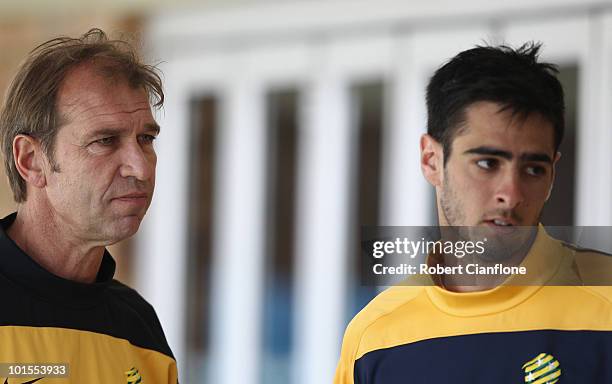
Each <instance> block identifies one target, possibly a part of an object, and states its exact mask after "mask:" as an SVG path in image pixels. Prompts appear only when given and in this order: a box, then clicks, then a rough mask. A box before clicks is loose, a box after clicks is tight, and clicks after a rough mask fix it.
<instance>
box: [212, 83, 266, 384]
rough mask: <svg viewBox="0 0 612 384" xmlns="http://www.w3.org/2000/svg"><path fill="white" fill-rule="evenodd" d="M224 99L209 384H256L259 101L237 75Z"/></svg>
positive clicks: (259, 282) (259, 248)
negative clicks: (210, 376)
mask: <svg viewBox="0 0 612 384" xmlns="http://www.w3.org/2000/svg"><path fill="white" fill-rule="evenodd" d="M236 73H237V75H236V79H230V81H229V88H228V89H227V92H226V93H225V94H224V96H223V98H222V100H221V101H222V118H221V125H220V126H219V127H218V129H217V130H216V133H217V135H218V141H217V146H216V148H217V149H218V154H217V156H216V167H215V172H216V176H215V190H214V191H215V193H214V202H215V211H214V235H213V273H212V275H213V281H212V287H213V292H212V303H211V315H212V324H211V352H212V353H211V356H212V361H211V367H212V378H210V382H211V383H218V384H224V383H227V384H235V383H241V384H250V383H258V379H259V377H260V372H259V360H260V359H259V354H260V348H261V343H260V339H261V318H262V313H261V309H262V306H263V303H262V273H263V266H264V260H263V238H264V225H263V224H264V221H263V213H264V212H263V209H264V196H263V193H264V187H265V186H264V180H265V172H264V166H265V162H264V150H265V135H264V124H263V115H262V112H263V95H262V94H261V90H260V88H259V86H258V85H257V84H254V83H252V82H250V81H249V79H248V78H245V77H243V76H241V75H240V72H238V71H237V72H236Z"/></svg>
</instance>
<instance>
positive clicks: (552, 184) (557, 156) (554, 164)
mask: <svg viewBox="0 0 612 384" xmlns="http://www.w3.org/2000/svg"><path fill="white" fill-rule="evenodd" d="M560 158H561V152H559V151H557V154H556V155H555V158H554V159H553V162H552V179H551V180H550V187H548V193H547V194H546V200H545V201H548V199H550V195H551V194H552V189H553V186H554V185H555V174H556V168H557V161H559V159H560Z"/></svg>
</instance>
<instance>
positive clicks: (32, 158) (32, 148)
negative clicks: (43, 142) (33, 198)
mask: <svg viewBox="0 0 612 384" xmlns="http://www.w3.org/2000/svg"><path fill="white" fill-rule="evenodd" d="M13 158H14V161H15V167H16V168H17V172H19V174H20V175H21V177H23V179H24V180H25V181H26V183H27V184H31V185H32V186H34V187H36V188H44V187H45V186H46V185H47V179H46V177H45V172H44V168H43V164H44V163H43V161H44V158H45V155H44V153H43V151H42V148H41V146H40V143H39V142H38V140H36V139H35V138H33V137H32V136H28V135H21V134H20V135H17V136H15V138H14V139H13Z"/></svg>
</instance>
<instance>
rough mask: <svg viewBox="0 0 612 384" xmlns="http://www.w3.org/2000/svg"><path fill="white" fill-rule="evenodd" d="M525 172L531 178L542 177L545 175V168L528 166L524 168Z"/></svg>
mask: <svg viewBox="0 0 612 384" xmlns="http://www.w3.org/2000/svg"><path fill="white" fill-rule="evenodd" d="M525 172H527V174H528V175H531V176H542V175H544V174H546V168H544V167H541V166H539V165H529V166H527V167H526V168H525Z"/></svg>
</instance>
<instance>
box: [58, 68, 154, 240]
mask: <svg viewBox="0 0 612 384" xmlns="http://www.w3.org/2000/svg"><path fill="white" fill-rule="evenodd" d="M58 112H59V115H60V118H61V119H62V122H61V127H60V129H59V131H58V134H57V136H56V139H55V151H54V153H55V156H54V159H55V165H56V166H57V168H58V169H56V170H55V171H51V170H50V169H49V170H48V171H47V186H46V192H47V198H48V203H49V204H48V205H49V209H50V210H51V214H53V215H56V216H58V218H59V219H60V220H59V221H60V222H62V223H66V225H67V228H66V229H65V230H69V231H71V232H72V234H73V235H76V236H77V237H79V238H82V239H83V240H86V241H93V242H99V243H101V244H111V243H114V242H117V241H120V240H122V239H124V238H126V237H129V236H131V235H133V234H134V233H135V232H136V231H137V230H138V227H139V225H140V222H141V220H142V218H143V217H144V215H145V213H146V211H147V208H148V207H149V204H150V203H151V198H152V196H153V189H154V186H155V165H156V162H157V157H156V154H155V149H154V148H153V140H154V139H155V137H156V135H157V134H158V131H159V128H158V126H157V124H156V123H155V120H154V118H153V115H152V113H151V108H150V106H149V100H148V97H147V93H146V92H145V91H144V89H142V88H131V87H130V86H129V85H128V84H127V83H126V82H125V81H122V80H112V79H107V78H104V77H101V76H99V75H98V74H96V72H95V71H94V70H92V68H91V67H89V66H87V65H82V66H80V67H77V68H76V69H74V70H72V71H71V72H70V73H69V74H68V76H67V77H66V79H65V81H64V83H63V85H62V87H61V88H60V90H59V93H58Z"/></svg>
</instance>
